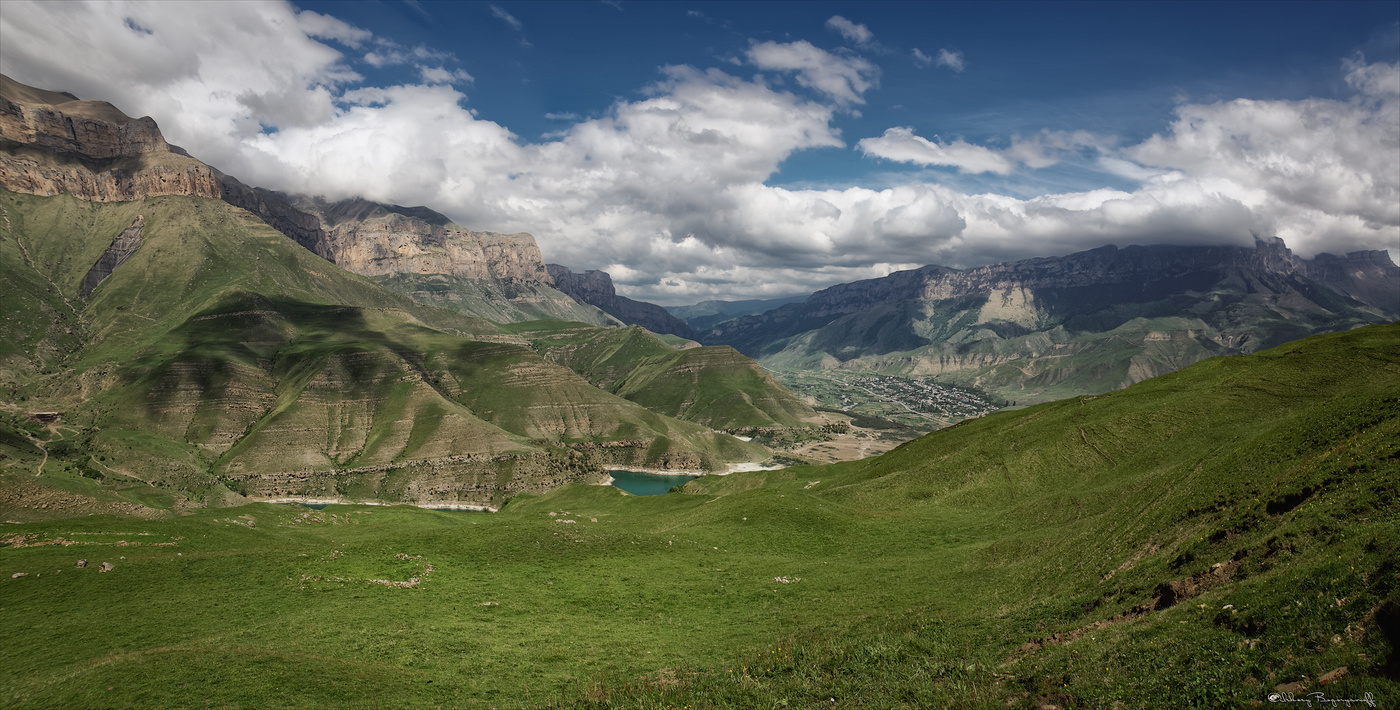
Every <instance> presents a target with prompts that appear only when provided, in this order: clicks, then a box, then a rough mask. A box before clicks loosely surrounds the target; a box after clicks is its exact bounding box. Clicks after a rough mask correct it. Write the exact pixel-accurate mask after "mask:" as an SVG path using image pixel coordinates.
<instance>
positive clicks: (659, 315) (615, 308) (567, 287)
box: [546, 264, 695, 338]
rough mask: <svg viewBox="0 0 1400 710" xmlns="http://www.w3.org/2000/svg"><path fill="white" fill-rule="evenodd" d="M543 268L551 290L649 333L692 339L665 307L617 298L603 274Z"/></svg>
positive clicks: (614, 289) (610, 280) (554, 267)
mask: <svg viewBox="0 0 1400 710" xmlns="http://www.w3.org/2000/svg"><path fill="white" fill-rule="evenodd" d="M546 268H548V269H549V276H550V278H551V279H553V280H554V285H555V287H556V288H558V289H559V290H560V291H563V292H564V293H567V294H569V296H571V297H572V298H573V299H574V300H576V301H578V302H579V303H587V304H591V305H594V306H597V307H599V308H601V309H603V311H604V312H606V313H607V314H608V315H611V316H612V317H614V318H616V319H618V320H620V321H622V322H623V323H626V324H628V325H640V326H642V327H643V328H646V329H647V330H650V331H651V332H653V333H669V334H671V335H679V336H680V337H682V338H694V337H695V333H694V332H692V331H691V329H690V325H689V324H687V323H686V322H685V321H683V320H681V319H679V318H677V317H675V316H673V315H671V314H670V313H668V312H667V311H666V309H665V308H662V307H661V306H658V305H656V304H654V303H647V302H645V301H634V300H632V299H630V298H627V297H626V296H619V295H617V289H616V288H615V287H614V286H613V282H612V277H611V276H609V275H608V273H607V272H606V271H598V270H596V269H590V270H588V271H585V272H583V273H575V272H574V271H572V270H570V269H569V267H567V266H561V265H559V264H547V265H546Z"/></svg>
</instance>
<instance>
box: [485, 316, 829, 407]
mask: <svg viewBox="0 0 1400 710" xmlns="http://www.w3.org/2000/svg"><path fill="white" fill-rule="evenodd" d="M505 329H506V330H507V331H509V332H513V333H519V334H520V335H522V336H524V337H525V338H527V339H529V341H530V343H531V345H532V346H533V347H534V348H535V350H536V351H537V352H539V353H540V354H541V355H543V356H544V357H545V358H546V359H548V360H550V361H551V362H556V363H559V364H560V365H563V366H565V367H567V368H569V369H571V370H573V371H574V372H577V373H578V374H580V375H582V376H583V377H584V378H586V379H587V380H588V381H589V382H591V383H593V384H594V385H597V386H598V387H600V388H602V389H605V390H607V391H609V392H612V393H613V394H616V395H618V396H620V397H623V398H626V399H628V400H631V401H633V402H636V403H638V404H640V405H642V406H644V407H646V408H647V409H650V410H652V411H654V412H660V413H662V414H667V415H669V416H673V417H676V418H679V419H683V420H685V421H691V422H696V423H698V424H704V425H705V426H708V427H711V428H713V429H735V428H739V427H753V426H758V427H766V426H788V427H791V426H801V425H803V424H804V423H805V422H806V421H808V420H811V419H813V418H814V417H816V412H814V411H812V408H811V407H809V406H807V405H806V404H805V403H803V402H802V400H800V399H798V398H797V397H795V396H794V395H793V394H792V393H791V392H789V391H787V390H786V389H785V388H783V386H782V385H780V384H778V382H777V381H776V380H774V379H773V377H772V375H769V374H768V373H767V372H765V371H764V370H763V368H761V367H759V365H758V363H756V362H754V361H753V360H752V359H750V358H747V357H744V356H743V355H741V354H739V352H738V351H736V350H734V349H733V348H731V347H728V346H712V347H689V348H679V349H678V348H676V347H674V346H673V345H671V344H669V343H668V342H666V341H665V340H663V339H662V338H661V337H659V336H657V335H655V334H653V333H650V332H648V331H647V330H645V329H643V328H640V327H636V326H633V327H631V328H624V329H617V328H597V327H589V326H586V325H583V324H580V323H565V322H561V321H539V322H533V323H523V324H519V325H512V326H506V327H505ZM666 337H667V338H672V339H674V338H675V337H676V336H666ZM682 342H684V341H682Z"/></svg>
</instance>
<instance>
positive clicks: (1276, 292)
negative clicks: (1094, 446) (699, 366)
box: [699, 238, 1400, 400]
mask: <svg viewBox="0 0 1400 710" xmlns="http://www.w3.org/2000/svg"><path fill="white" fill-rule="evenodd" d="M1397 317H1400V267H1396V265H1395V264H1393V263H1392V262H1391V261H1390V259H1389V256H1388V255H1387V254H1386V252H1383V251H1365V252H1354V253H1351V254H1347V255H1345V256H1335V255H1331V254H1322V255H1318V256H1317V257H1315V258H1314V259H1311V260H1309V259H1301V258H1299V257H1297V256H1295V255H1293V254H1292V252H1291V251H1289V249H1288V248H1287V246H1286V245H1285V244H1284V243H1283V241H1282V240H1280V239H1277V238H1268V239H1258V240H1256V244H1255V246H1254V247H1253V248H1249V247H1238V246H1147V247H1139V246H1131V247H1127V248H1124V249H1119V248H1117V247H1114V246H1105V247H1100V248H1098V249H1093V250H1090V251H1085V252H1079V253H1076V254H1070V255H1067V256H1063V257H1044V258H1036V259H1026V260H1023V261H1016V262H1007V263H1001V264H991V265H988V266H982V267H976V268H970V269H952V268H948V267H943V266H925V267H923V268H920V269H915V270H911V271H902V272H897V273H894V274H891V275H889V276H887V277H884V278H880V279H870V280H866V281H857V282H853V283H848V284H840V285H837V286H833V287H831V288H828V289H824V290H822V291H818V292H817V293H815V294H813V295H812V296H810V297H809V298H808V299H807V300H806V301H804V302H802V303H795V304H789V305H786V306H782V307H779V308H777V309H774V310H772V311H769V312H767V313H763V314H759V315H754V316H746V317H743V318H738V319H735V320H731V321H728V322H726V323H722V324H719V325H717V326H715V327H714V328H711V329H710V330H707V331H704V332H701V333H700V334H699V340H700V341H701V342H703V343H706V344H728V345H732V346H734V347H735V348H737V349H738V350H739V351H740V352H743V353H744V354H746V355H749V356H751V357H758V358H760V359H761V360H763V361H764V362H765V363H767V364H769V365H770V366H773V367H795V368H804V367H823V368H836V367H840V368H849V369H860V370H875V371H880V372H886V373H891V374H915V375H938V376H946V377H948V378H949V379H950V380H952V381H957V382H962V383H965V384H970V385H974V386H978V387H982V388H985V389H989V390H992V391H995V392H999V393H1001V394H1003V395H1004V396H1007V397H1008V398H1016V399H1022V398H1024V399H1028V400H1036V399H1039V398H1049V397H1052V396H1068V395H1070V394H1082V393H1088V392H1092V391H1094V390H1098V391H1105V390H1108V389H1114V388H1117V387H1121V386H1125V385H1127V384H1131V383H1132V382H1137V381H1140V380H1142V379H1145V378H1147V377H1151V376H1154V375H1157V374H1162V373H1164V372H1169V371H1172V370H1175V369H1179V368H1180V367H1183V366H1185V365H1187V364H1190V363H1192V362H1195V361H1197V360H1201V359H1204V358H1205V357H1210V356H1212V355H1221V354H1235V353H1245V352H1254V351H1256V350H1259V349H1262V348H1267V347H1271V346H1273V345H1277V344H1279V343H1282V342H1285V341H1288V340H1293V339H1297V338H1300V337H1304V336H1306V335H1310V334H1313V333H1320V332H1328V331H1336V330H1345V329H1348V328H1352V327H1355V326H1358V325H1363V324H1367V323H1381V322H1388V321H1391V320H1395V319H1396V318H1397ZM1017 394H1019V395H1021V396H1020V397H1016V396H1015V395H1017Z"/></svg>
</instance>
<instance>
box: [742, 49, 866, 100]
mask: <svg viewBox="0 0 1400 710" xmlns="http://www.w3.org/2000/svg"><path fill="white" fill-rule="evenodd" d="M746 56H747V58H748V60H749V63H750V64H752V65H754V66H756V67H758V68H759V69H764V70H770V71H784V72H786V71H791V72H796V73H797V83H798V84H800V85H802V86H805V87H807V88H809V89H815V90H817V91H820V92H822V93H824V94H826V95H827V96H830V97H831V98H832V99H835V100H836V101H837V102H839V103H842V104H853V103H855V104H860V103H865V99H864V98H862V96H861V95H862V94H864V93H865V92H866V91H868V90H869V89H871V88H872V87H874V86H875V85H876V82H877V81H878V77H879V74H880V70H879V68H878V67H876V66H875V65H874V64H872V63H870V62H869V61H867V60H865V59H862V58H860V57H854V56H852V57H843V56H838V55H836V54H832V53H830V52H827V51H826V50H823V49H821V48H818V47H815V46H813V45H812V43H810V42H807V41H805V40H798V41H796V42H787V43H779V42H757V43H755V44H754V45H753V46H751V47H749V51H748V53H747V55H746Z"/></svg>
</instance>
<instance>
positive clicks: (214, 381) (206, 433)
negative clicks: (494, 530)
mask: <svg viewBox="0 0 1400 710" xmlns="http://www.w3.org/2000/svg"><path fill="white" fill-rule="evenodd" d="M138 217H139V218H140V221H141V223H142V224H143V225H144V226H143V227H142V228H141V229H140V230H138V231H139V232H140V246H139V248H137V249H136V250H135V251H134V252H132V253H131V254H130V256H129V258H127V259H126V260H125V261H123V262H121V264H120V266H118V267H116V268H115V270H114V271H112V273H111V274H110V276H108V277H107V278H106V279H104V280H102V281H101V282H100V283H99V284H98V285H97V287H96V290H94V291H93V292H92V293H91V295H90V296H89V297H87V298H80V297H79V295H78V294H79V290H80V288H81V287H82V284H83V282H84V278H85V276H86V275H87V274H88V273H89V270H90V268H91V267H92V266H93V264H95V263H98V262H99V259H100V257H102V255H103V254H104V252H105V251H106V250H107V249H108V247H109V246H110V245H111V244H112V242H113V238H114V237H116V236H117V235H119V234H123V232H124V230H125V231H128V232H129V231H131V230H129V228H132V227H133V226H134V225H136V224H137V222H138ZM0 269H3V274H4V279H5V283H6V285H7V288H6V289H5V290H4V293H3V294H0V308H3V311H4V314H5V315H4V317H3V320H0V340H3V343H4V346H3V347H4V350H3V352H0V386H3V387H4V388H5V390H6V394H7V396H6V397H5V404H6V407H5V408H6V411H7V416H8V417H9V419H8V420H7V421H9V422H11V423H10V424H9V425H5V424H4V422H0V426H3V428H4V432H5V433H4V436H3V437H0V438H3V442H4V446H5V447H6V448H5V449H4V452H5V453H6V456H7V458H5V459H3V460H0V466H3V467H4V468H5V469H6V470H10V471H15V472H18V471H23V472H25V473H31V472H35V471H38V468H39V465H38V464H34V462H33V461H32V460H31V459H32V456H33V453H34V452H33V451H31V450H29V449H26V448H25V446H24V444H25V443H28V444H29V445H30V446H31V447H33V448H37V449H40V453H39V457H40V463H41V464H42V466H43V471H42V472H43V473H44V474H46V475H49V474H51V475H52V476H53V477H55V478H54V481H55V484H56V485H60V486H62V485H69V484H72V485H79V484H81V485H87V484H86V483H84V482H83V480H84V479H86V480H87V481H92V480H110V482H112V483H114V484H120V485H138V484H139V485H142V486H145V485H147V484H150V485H154V486H156V487H158V488H161V489H164V490H166V491H169V492H171V493H174V494H175V495H176V496H177V497H178V498H179V499H181V500H187V501H191V502H193V503H194V504H206V503H207V504H219V503H227V502H230V501H235V500H237V498H236V496H234V493H239V494H244V495H316V496H351V497H357V498H358V497H365V498H386V499H390V500H415V501H429V500H441V501H447V502H454V501H461V502H471V503H476V504H482V505H496V504H499V503H500V502H501V501H502V500H504V499H505V498H506V497H508V496H509V495H511V494H513V493H515V492H519V491H522V490H534V491H543V490H548V489H549V488H551V487H553V486H555V485H558V484H560V483H563V482H564V481H566V480H594V479H601V477H602V476H603V475H604V474H603V473H602V471H603V468H602V466H603V465H604V464H607V463H615V464H627V465H653V466H660V467H667V466H669V467H674V468H690V469H696V468H703V469H709V470H713V469H716V468H722V467H723V466H724V463H725V462H727V461H746V460H749V461H752V460H761V459H763V458H765V457H766V456H767V452H766V451H764V450H763V449H761V448H759V447H756V446H753V445H751V444H746V443H744V442H741V441H739V440H737V439H734V438H732V437H728V436H724V435H721V434H716V433H714V432H712V431H710V430H709V429H707V428H705V427H703V426H699V425H697V424H694V423H690V422H683V421H678V420H676V419H672V418H669V417H666V416H663V415H659V414H657V413H655V412H653V411H650V410H648V409H646V408H644V407H642V406H639V405H637V404H635V403H633V402H630V401H627V400H625V399H622V398H620V397H616V396H613V395H611V394H609V393H607V392H603V391H601V390H599V389H598V388H596V387H594V386H592V385H590V384H589V383H588V382H586V381H585V380H583V379H582V378H580V377H578V376H577V375H575V374H574V373H573V372H571V371H569V370H567V369H565V368H563V367H560V366H558V365H554V364H551V363H549V362H547V361H545V360H544V359H542V358H540V357H539V356H538V355H536V354H535V353H534V352H533V351H532V350H531V349H530V347H529V346H528V344H527V343H526V341H525V340H524V339H523V338H521V337H519V336H517V335H513V334H511V333H508V332H505V331H503V330H501V328H499V327H498V326H496V325H495V324H493V323H491V322H488V321H485V320H481V319H478V318H473V317H469V316H466V315H463V314H461V313H456V312H453V311H450V310H447V309H442V308H435V307H431V306H425V305H421V304H418V303H416V302H414V301H413V300H411V299H409V298H408V297H406V296H403V295H400V294H396V293H393V292H391V291H387V290H384V289H382V288H379V287H377V286H375V285H374V284H373V283H371V282H370V281H369V280H367V279H365V278H363V277H359V276H356V275H353V274H350V273H348V272H346V271H343V270H341V269H339V268H337V267H336V266H335V265H333V264H330V263H329V262H327V261H325V260H324V259H321V258H320V257H317V256H315V255H314V254H312V253H311V252H309V251H307V250H305V249H303V248H301V247H300V246H298V245H297V244H295V243H293V242H292V241H291V240H289V239H287V238H286V237H285V236H283V235H282V234H280V233H278V232H276V231H274V230H272V229H271V228H269V227H268V226H266V225H265V224H264V223H263V222H262V221H260V220H259V219H258V218H256V217H254V216H253V215H251V214H249V213H247V212H245V211H243V210H240V209H238V208H235V207H232V206H230V205H227V204H224V203H221V202H218V201H214V200H209V199H201V198H193V197H176V196H169V197H156V198H148V199H145V200H140V201H135V202H124V203H110V204H99V203H91V202H84V201H81V200H77V199H74V198H72V197H70V196H67V195H63V196H58V197H51V198H42V197H33V196H27V195H19V194H15V193H9V192H0ZM46 411H52V412H59V413H61V414H62V416H61V417H60V418H59V420H58V426H60V428H58V429H52V430H50V431H45V432H41V433H31V434H26V433H25V430H24V429H23V428H15V427H17V426H18V425H16V424H15V423H14V422H18V421H21V419H22V415H23V414H24V413H29V412H46ZM62 427H66V429H64V428H62ZM49 439H55V440H57V439H61V440H62V442H63V443H62V444H61V445H58V444H56V445H55V446H54V447H52V450H46V448H48V447H47V446H46V445H45V444H44V443H43V441H45V440H49ZM10 452H13V453H10ZM0 487H3V486H0ZM160 507H168V506H160Z"/></svg>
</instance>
